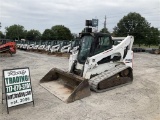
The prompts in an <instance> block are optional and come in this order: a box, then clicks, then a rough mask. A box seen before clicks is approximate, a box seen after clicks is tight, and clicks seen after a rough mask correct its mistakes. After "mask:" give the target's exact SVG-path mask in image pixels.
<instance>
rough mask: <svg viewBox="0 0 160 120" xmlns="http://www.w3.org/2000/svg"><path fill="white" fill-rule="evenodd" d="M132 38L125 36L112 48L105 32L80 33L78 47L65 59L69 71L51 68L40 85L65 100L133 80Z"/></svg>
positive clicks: (72, 99) (85, 95)
mask: <svg viewBox="0 0 160 120" xmlns="http://www.w3.org/2000/svg"><path fill="white" fill-rule="evenodd" d="M133 41H134V37H133V36H127V37H126V38H124V40H122V41H121V42H120V43H119V44H118V45H116V46H114V47H113V41H112V37H111V36H110V35H108V34H105V33H81V42H80V47H79V49H78V50H77V51H76V52H72V54H71V55H70V58H69V70H68V72H67V71H63V70H60V69H58V68H53V69H51V70H50V71H49V72H48V73H47V74H46V75H45V76H44V77H43V78H42V79H41V80H40V85H41V86H43V87H44V88H45V89H47V90H48V91H49V92H50V93H52V94H54V95H55V96H57V97H58V98H59V99H61V100H62V101H65V102H66V103H70V102H74V101H75V100H79V99H82V98H84V97H87V96H89V95H90V94H91V91H90V90H93V91H95V92H104V91H107V90H110V89H113V88H115V87H117V86H122V85H125V84H128V83H131V82H132V80H133V73H132V61H133V51H132V45H133Z"/></svg>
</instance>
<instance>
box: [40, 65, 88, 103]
mask: <svg viewBox="0 0 160 120" xmlns="http://www.w3.org/2000/svg"><path fill="white" fill-rule="evenodd" d="M40 85H41V86H42V87H44V88H45V89H47V90H48V91H49V92H51V93H52V94H54V95H55V96H56V97H58V98H59V99H61V100H62V101H64V102H66V103H70V102H74V101H75V100H79V99H82V98H84V97H87V96H89V95H90V94H91V91H90V87H89V83H88V80H87V79H84V78H82V77H80V76H77V75H75V74H72V73H68V72H64V71H62V70H60V69H57V68H53V69H51V70H50V71H49V72H48V73H47V74H46V75H45V76H44V77H43V78H42V79H41V80H40Z"/></svg>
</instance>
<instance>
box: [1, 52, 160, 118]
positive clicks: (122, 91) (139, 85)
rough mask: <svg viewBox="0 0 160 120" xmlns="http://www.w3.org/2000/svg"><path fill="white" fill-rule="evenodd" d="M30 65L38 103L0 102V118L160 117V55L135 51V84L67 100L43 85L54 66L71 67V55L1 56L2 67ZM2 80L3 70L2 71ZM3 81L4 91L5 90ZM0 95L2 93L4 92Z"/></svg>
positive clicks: (34, 92) (26, 54)
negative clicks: (45, 76) (14, 104)
mask: <svg viewBox="0 0 160 120" xmlns="http://www.w3.org/2000/svg"><path fill="white" fill-rule="evenodd" d="M17 67H29V68H30V71H31V79H32V88H33V95H34V100H35V107H33V106H32V103H28V104H25V105H20V106H16V107H13V108H10V114H9V115H8V114H7V112H6V106H5V104H0V108H1V109H0V120H36V119H37V120H160V55H153V54H149V53H135V54H134V66H133V69H134V71H133V75H134V80H133V83H132V84H129V85H126V86H123V87H118V88H116V89H113V90H110V91H107V92H104V93H95V92H92V94H91V96H89V97H86V98H84V99H82V100H78V101H75V102H73V103H70V104H66V103H64V102H62V101H61V100H59V99H58V98H57V97H55V96H54V95H52V94H51V93H49V92H48V91H47V90H45V89H44V88H42V87H41V86H40V85H39V80H40V79H41V78H42V77H43V76H44V75H45V74H46V73H47V72H48V71H49V70H50V69H51V68H54V67H58V68H60V69H64V70H67V68H68V59H67V58H65V57H55V56H53V55H52V56H48V55H45V54H38V53H31V52H25V51H17V54H16V55H14V56H13V57H1V58H0V71H2V69H7V68H17ZM0 78H1V81H2V72H1V74H0ZM1 88H2V82H0V93H2V89H1ZM0 99H2V96H1V95H0Z"/></svg>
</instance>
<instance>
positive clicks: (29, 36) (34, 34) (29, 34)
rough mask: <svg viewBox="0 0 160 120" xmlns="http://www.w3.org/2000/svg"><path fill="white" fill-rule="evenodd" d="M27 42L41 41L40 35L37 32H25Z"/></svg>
mask: <svg viewBox="0 0 160 120" xmlns="http://www.w3.org/2000/svg"><path fill="white" fill-rule="evenodd" d="M26 39H27V40H40V39H41V33H40V32H39V31H38V30H34V29H32V30H30V31H28V32H27V35H26Z"/></svg>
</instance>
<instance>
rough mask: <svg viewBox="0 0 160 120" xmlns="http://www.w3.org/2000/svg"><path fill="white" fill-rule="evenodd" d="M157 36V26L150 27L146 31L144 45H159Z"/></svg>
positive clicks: (159, 34)
mask: <svg viewBox="0 0 160 120" xmlns="http://www.w3.org/2000/svg"><path fill="white" fill-rule="evenodd" d="M159 36H160V33H159V31H158V28H154V27H150V29H148V31H147V33H146V40H145V45H148V46H149V47H150V46H151V45H157V46H158V45H159Z"/></svg>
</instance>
